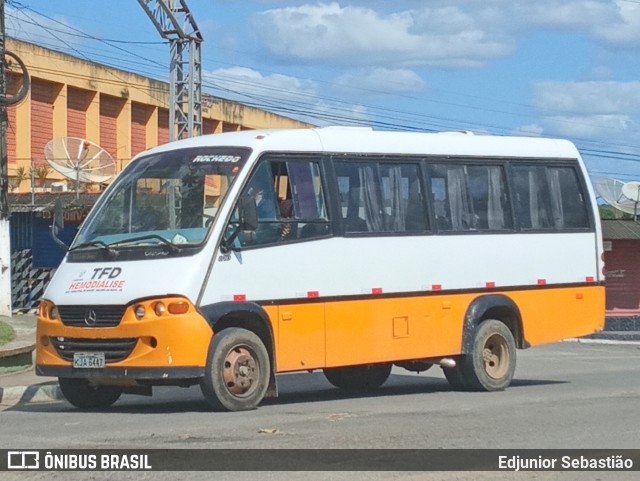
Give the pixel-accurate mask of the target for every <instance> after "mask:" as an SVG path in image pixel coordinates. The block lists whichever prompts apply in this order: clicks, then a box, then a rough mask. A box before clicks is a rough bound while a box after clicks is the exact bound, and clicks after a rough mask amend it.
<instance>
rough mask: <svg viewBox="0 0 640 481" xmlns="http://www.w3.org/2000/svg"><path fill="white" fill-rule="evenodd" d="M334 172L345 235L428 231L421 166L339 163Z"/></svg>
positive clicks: (395, 163)
mask: <svg viewBox="0 0 640 481" xmlns="http://www.w3.org/2000/svg"><path fill="white" fill-rule="evenodd" d="M335 169H336V174H337V177H338V191H339V193H340V209H341V212H342V219H343V225H344V231H345V232H346V233H365V232H377V233H401V232H424V231H425V230H426V229H427V216H426V212H425V207H424V205H425V204H424V196H423V193H422V188H421V185H420V174H419V169H418V164H409V163H400V162H388V161H386V162H374V161H369V162H361V161H343V160H340V161H338V162H336V164H335Z"/></svg>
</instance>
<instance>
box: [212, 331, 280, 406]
mask: <svg viewBox="0 0 640 481" xmlns="http://www.w3.org/2000/svg"><path fill="white" fill-rule="evenodd" d="M269 366H270V364H269V354H268V353H267V349H266V348H265V346H264V344H263V343H262V341H261V340H260V338H259V337H258V336H256V335H255V334H254V333H253V332H251V331H248V330H246V329H241V328H236V327H231V328H228V329H224V330H223V331H220V332H219V333H217V334H215V335H214V336H213V340H212V341H211V345H210V346H209V355H208V357H207V366H206V368H205V375H204V378H203V380H202V382H201V385H200V387H201V389H202V394H203V395H204V397H205V399H206V400H207V402H208V403H209V404H210V405H211V406H212V407H213V408H214V409H215V410H217V411H246V410H249V409H254V408H255V407H257V406H258V404H260V402H261V401H262V399H263V398H264V395H265V393H266V391H267V387H268V385H269V375H270V369H269Z"/></svg>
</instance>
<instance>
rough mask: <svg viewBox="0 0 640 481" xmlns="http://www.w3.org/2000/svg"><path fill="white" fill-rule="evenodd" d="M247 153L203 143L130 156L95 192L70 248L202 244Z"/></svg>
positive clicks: (172, 247) (174, 247)
mask: <svg viewBox="0 0 640 481" xmlns="http://www.w3.org/2000/svg"><path fill="white" fill-rule="evenodd" d="M249 153H250V151H249V149H237V148H211V147H208V148H195V149H185V150H174V151H170V152H163V153H159V154H154V155H150V156H147V157H141V158H139V159H137V160H135V161H134V163H133V164H132V165H129V166H128V167H127V168H126V169H125V170H124V171H123V172H122V173H121V174H120V175H119V176H118V178H117V179H116V180H115V182H114V185H112V186H111V187H110V188H109V189H108V190H107V191H106V192H105V194H104V195H103V196H102V197H101V199H100V200H99V202H98V204H97V205H96V207H95V208H94V209H93V211H92V213H91V215H90V216H89V217H88V218H87V220H86V222H85V223H84V224H83V226H82V228H81V229H80V231H79V232H78V235H77V236H76V238H75V240H74V242H73V244H72V245H71V248H70V251H72V252H74V251H76V252H78V251H80V252H83V253H85V254H87V253H88V251H97V250H102V251H107V252H109V253H115V252H117V251H118V249H122V248H127V249H134V250H135V248H136V247H140V246H144V248H145V249H149V246H157V247H158V248H162V249H165V250H166V249H167V248H168V249H169V251H170V252H178V251H180V249H181V248H183V247H189V246H191V247H193V246H197V245H200V244H202V243H203V242H204V240H205V238H206V236H207V232H208V229H209V227H210V226H211V225H212V224H213V221H214V220H215V218H216V215H217V212H218V208H219V206H220V204H221V202H222V200H223V198H224V196H225V194H226V193H227V191H228V190H229V188H230V186H231V184H232V182H233V180H234V179H235V177H236V176H237V174H238V172H239V171H240V169H241V167H242V165H243V164H244V162H245V161H246V159H247V157H248V155H249ZM83 257H85V256H84V255H83Z"/></svg>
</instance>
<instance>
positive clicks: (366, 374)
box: [324, 364, 392, 391]
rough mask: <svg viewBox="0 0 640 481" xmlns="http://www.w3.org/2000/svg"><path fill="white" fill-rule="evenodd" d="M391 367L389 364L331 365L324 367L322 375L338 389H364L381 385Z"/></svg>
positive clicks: (389, 372)
mask: <svg viewBox="0 0 640 481" xmlns="http://www.w3.org/2000/svg"><path fill="white" fill-rule="evenodd" d="M391 367H392V365H391V364H368V365H366V366H348V367H332V368H326V369H324V375H325V377H326V378H327V381H329V382H330V383H331V384H333V385H334V386H335V387H339V388H340V389H347V390H352V391H366V390H369V389H376V388H379V387H380V386H382V385H383V384H384V382H385V381H386V380H387V379H388V378H389V375H390V374H391Z"/></svg>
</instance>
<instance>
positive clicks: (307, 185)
mask: <svg viewBox="0 0 640 481" xmlns="http://www.w3.org/2000/svg"><path fill="white" fill-rule="evenodd" d="M242 195H243V196H249V197H252V198H253V199H254V201H255V202H256V210H257V215H258V227H257V229H256V230H255V232H248V233H244V234H243V235H242V236H241V237H240V243H241V245H243V246H251V245H266V244H274V243H278V242H284V241H291V240H296V239H303V238H304V239H307V238H312V237H318V236H323V235H328V234H329V233H330V228H329V219H328V217H327V213H326V207H325V201H324V195H323V192H322V182H321V179H320V167H319V164H318V162H315V161H309V160H306V159H305V160H297V159H291V160H290V159H283V160H280V159H271V160H270V159H268V158H266V159H263V160H262V161H261V162H260V164H259V165H258V167H257V168H256V170H255V171H254V173H253V175H252V176H251V179H250V180H249V183H248V184H247V186H246V187H245V189H244V191H243V193H242ZM234 218H236V219H237V216H234Z"/></svg>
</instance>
